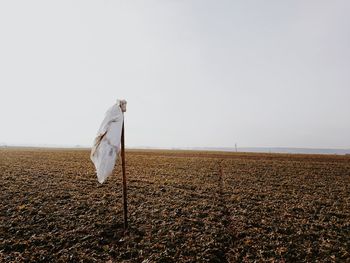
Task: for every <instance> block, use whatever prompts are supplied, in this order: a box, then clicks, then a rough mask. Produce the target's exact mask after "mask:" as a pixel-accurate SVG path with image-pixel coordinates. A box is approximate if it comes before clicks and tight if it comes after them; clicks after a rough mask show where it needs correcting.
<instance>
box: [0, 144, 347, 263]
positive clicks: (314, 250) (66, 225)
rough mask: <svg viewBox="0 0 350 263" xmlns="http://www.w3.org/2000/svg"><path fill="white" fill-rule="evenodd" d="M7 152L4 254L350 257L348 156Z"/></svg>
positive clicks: (1, 188)
mask: <svg viewBox="0 0 350 263" xmlns="http://www.w3.org/2000/svg"><path fill="white" fill-rule="evenodd" d="M126 159H127V177H128V202H129V203H128V205H129V229H128V231H127V232H124V230H123V214H122V186H121V167H120V165H118V166H117V167H116V171H115V174H114V175H113V176H112V177H111V178H109V179H108V180H107V182H106V183H105V184H103V185H100V184H99V183H98V182H97V179H96V176H95V173H94V168H93V165H92V163H91V162H90V159H89V151H88V150H60V149H56V150H54V149H46V150H45V149H30V148H28V149H0V180H1V181H0V262H144V263H146V262H254V261H255V262H316V261H318V262H350V254H349V253H350V157H349V156H321V155H284V154H244V153H219V152H187V151H128V152H127V155H126Z"/></svg>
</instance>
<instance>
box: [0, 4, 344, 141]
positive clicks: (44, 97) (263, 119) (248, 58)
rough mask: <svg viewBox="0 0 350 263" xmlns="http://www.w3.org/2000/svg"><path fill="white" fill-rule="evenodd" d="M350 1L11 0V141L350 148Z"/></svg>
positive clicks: (4, 90)
mask: <svg viewBox="0 0 350 263" xmlns="http://www.w3.org/2000/svg"><path fill="white" fill-rule="evenodd" d="M349 14H350V1H347V0H344V1H334V0H332V1H328V0H327V1H326V0H325V1H319V0H317V1H316V0H315V1H305V0H302V1H295V0H290V1H280V0H276V1H260V0H259V1H258V0H257V1H243V0H242V1H217V0H216V1H214V0H213V1H203V0H198V1H191V0H158V1H152V0H147V1H104V2H103V1H86V0H84V1H62V0H60V1H47V0H44V1H5V0H0V91H1V92H0V95H1V100H0V143H2V144H4V143H6V144H31V145H35V144H55V145H73V146H74V145H85V146H90V145H91V143H92V141H93V138H94V136H95V134H96V132H97V129H98V127H99V125H100V122H101V121H102V119H103V116H104V112H105V111H106V110H107V108H109V107H110V106H111V105H112V104H113V103H114V101H115V99H116V98H125V99H127V100H128V112H127V114H126V143H127V145H128V146H133V147H135V146H155V147H198V146H203V147H233V146H234V144H235V143H236V142H237V143H238V146H242V147H243V146H251V147H260V146H266V147H317V148H349V147H350V15H349Z"/></svg>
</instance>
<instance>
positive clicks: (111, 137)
mask: <svg viewBox="0 0 350 263" xmlns="http://www.w3.org/2000/svg"><path fill="white" fill-rule="evenodd" d="M120 102H121V101H119V100H117V103H116V104H114V105H113V106H112V107H110V108H109V109H108V111H107V112H106V115H105V118H104V120H103V122H102V124H101V126H100V129H99V130H98V133H97V136H96V138H95V141H94V145H93V147H92V150H91V155H90V158H91V161H92V162H93V163H94V165H95V168H96V173H97V179H98V181H99V183H101V184H102V183H103V182H104V181H106V179H107V177H108V176H110V175H111V174H112V173H113V169H114V166H115V162H116V160H117V155H118V153H119V151H120V139H121V134H122V127H123V121H124V116H123V112H122V109H121V108H120Z"/></svg>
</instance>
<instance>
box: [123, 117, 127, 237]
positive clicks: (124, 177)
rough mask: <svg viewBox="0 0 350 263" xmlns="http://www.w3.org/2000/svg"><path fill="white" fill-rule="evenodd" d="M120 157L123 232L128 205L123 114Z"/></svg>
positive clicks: (125, 227)
mask: <svg viewBox="0 0 350 263" xmlns="http://www.w3.org/2000/svg"><path fill="white" fill-rule="evenodd" d="M121 157H122V171H123V208H124V230H127V228H128V203H127V195H126V173H125V137H124V114H123V127H122V137H121Z"/></svg>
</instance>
